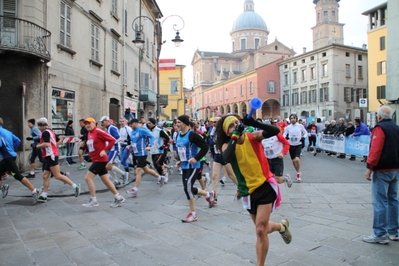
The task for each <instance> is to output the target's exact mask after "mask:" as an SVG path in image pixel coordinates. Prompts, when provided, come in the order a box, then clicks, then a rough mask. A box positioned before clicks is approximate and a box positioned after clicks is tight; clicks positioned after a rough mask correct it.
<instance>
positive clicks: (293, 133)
mask: <svg viewBox="0 0 399 266" xmlns="http://www.w3.org/2000/svg"><path fill="white" fill-rule="evenodd" d="M287 135H288V137H289V139H288V141H289V142H290V145H291V146H298V145H301V144H302V143H301V138H306V137H307V136H308V132H306V130H305V128H304V127H303V125H301V124H299V123H295V124H290V125H289V126H287V127H286V128H285V129H284V134H283V136H284V138H285V137H287Z"/></svg>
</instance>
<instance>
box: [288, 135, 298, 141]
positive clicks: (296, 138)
mask: <svg viewBox="0 0 399 266" xmlns="http://www.w3.org/2000/svg"><path fill="white" fill-rule="evenodd" d="M290 140H291V141H292V142H298V141H299V140H300V138H299V136H298V135H290Z"/></svg>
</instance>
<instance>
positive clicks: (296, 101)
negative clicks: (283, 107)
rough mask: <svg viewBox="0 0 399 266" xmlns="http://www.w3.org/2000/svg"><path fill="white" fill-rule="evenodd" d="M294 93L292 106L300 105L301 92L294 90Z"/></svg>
mask: <svg viewBox="0 0 399 266" xmlns="http://www.w3.org/2000/svg"><path fill="white" fill-rule="evenodd" d="M293 91H294V93H292V105H298V104H299V99H298V98H299V92H298V89H296V90H293Z"/></svg>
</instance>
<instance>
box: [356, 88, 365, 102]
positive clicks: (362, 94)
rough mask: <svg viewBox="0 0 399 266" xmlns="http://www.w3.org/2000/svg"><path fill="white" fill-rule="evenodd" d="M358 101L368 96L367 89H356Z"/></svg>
mask: <svg viewBox="0 0 399 266" xmlns="http://www.w3.org/2000/svg"><path fill="white" fill-rule="evenodd" d="M355 91H356V102H357V103H358V102H359V99H360V98H367V89H362V88H360V89H356V90H355Z"/></svg>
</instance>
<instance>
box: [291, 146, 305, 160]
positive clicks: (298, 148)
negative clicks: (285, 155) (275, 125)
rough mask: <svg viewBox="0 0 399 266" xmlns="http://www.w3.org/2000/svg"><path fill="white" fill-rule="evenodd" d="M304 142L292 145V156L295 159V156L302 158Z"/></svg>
mask: <svg viewBox="0 0 399 266" xmlns="http://www.w3.org/2000/svg"><path fill="white" fill-rule="evenodd" d="M301 152H302V144H300V145H298V146H290V157H291V160H294V159H295V157H298V158H301Z"/></svg>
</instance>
